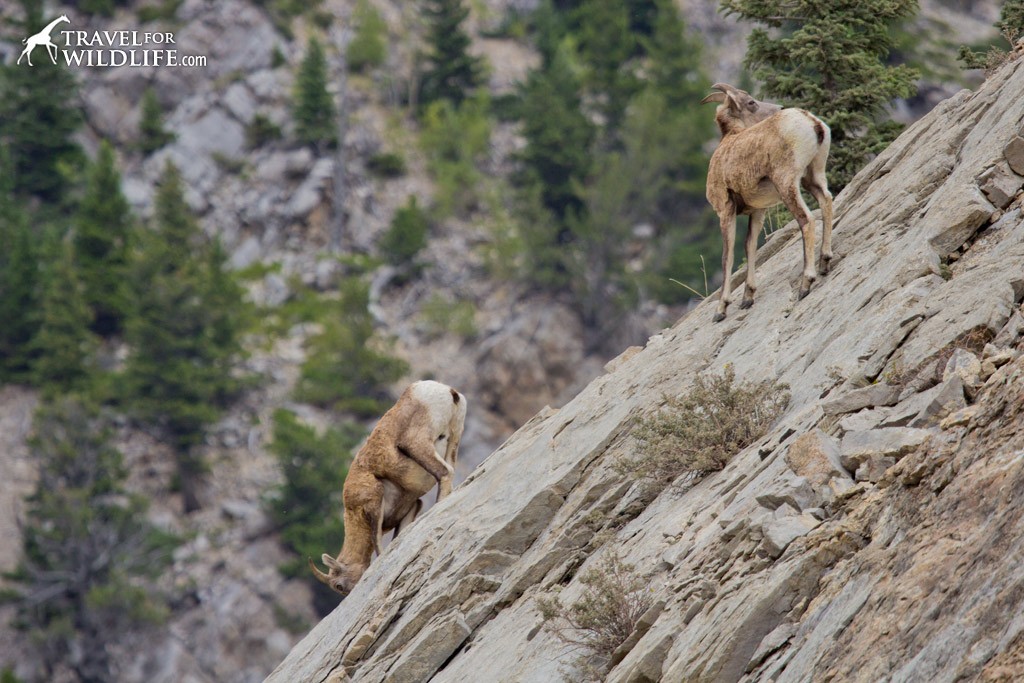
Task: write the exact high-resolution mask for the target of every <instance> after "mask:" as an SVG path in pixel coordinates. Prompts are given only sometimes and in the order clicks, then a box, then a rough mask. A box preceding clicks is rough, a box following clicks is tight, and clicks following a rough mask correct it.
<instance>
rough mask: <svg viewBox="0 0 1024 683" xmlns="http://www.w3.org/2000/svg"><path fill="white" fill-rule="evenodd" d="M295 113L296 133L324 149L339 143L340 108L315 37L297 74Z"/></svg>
mask: <svg viewBox="0 0 1024 683" xmlns="http://www.w3.org/2000/svg"><path fill="white" fill-rule="evenodd" d="M294 99H295V101H294V104H293V108H292V116H293V118H294V119H295V135H296V137H297V138H298V140H299V142H301V143H302V144H304V145H312V146H314V147H316V148H318V149H320V150H322V149H324V148H326V147H333V146H334V145H335V144H337V142H338V130H337V122H336V118H337V110H336V109H335V106H334V100H333V99H332V98H331V94H330V93H329V92H328V91H327V57H326V55H325V54H324V48H323V46H322V45H321V44H320V41H319V40H317V39H316V38H311V39H310V41H309V46H308V47H307V48H306V55H305V56H304V57H303V58H302V63H301V64H300V65H299V73H298V74H297V75H296V77H295V94H294Z"/></svg>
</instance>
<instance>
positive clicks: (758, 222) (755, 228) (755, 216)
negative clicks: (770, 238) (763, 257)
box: [740, 209, 765, 308]
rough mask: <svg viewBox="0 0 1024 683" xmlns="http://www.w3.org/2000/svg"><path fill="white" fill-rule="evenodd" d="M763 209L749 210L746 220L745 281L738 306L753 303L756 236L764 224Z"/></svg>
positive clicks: (755, 287) (755, 282)
mask: <svg viewBox="0 0 1024 683" xmlns="http://www.w3.org/2000/svg"><path fill="white" fill-rule="evenodd" d="M764 214H765V211H764V209H756V210H754V211H752V212H751V214H750V220H749V221H748V222H747V240H746V245H745V246H746V248H747V281H746V282H745V283H744V284H745V285H746V286H745V288H744V291H743V301H741V302H740V308H750V307H751V306H753V305H754V292H756V291H757V281H756V280H755V279H754V264H755V263H756V256H757V236H758V235H760V234H761V226H762V225H763V224H764Z"/></svg>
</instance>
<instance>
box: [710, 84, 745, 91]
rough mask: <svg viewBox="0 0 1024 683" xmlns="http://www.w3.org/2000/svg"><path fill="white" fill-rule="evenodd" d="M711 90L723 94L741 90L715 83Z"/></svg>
mask: <svg viewBox="0 0 1024 683" xmlns="http://www.w3.org/2000/svg"><path fill="white" fill-rule="evenodd" d="M711 89H712V90H721V91H722V92H726V93H727V92H735V91H736V90H739V88H734V87H732V86H731V85H729V84H728V83H715V84H714V85H713V86H711Z"/></svg>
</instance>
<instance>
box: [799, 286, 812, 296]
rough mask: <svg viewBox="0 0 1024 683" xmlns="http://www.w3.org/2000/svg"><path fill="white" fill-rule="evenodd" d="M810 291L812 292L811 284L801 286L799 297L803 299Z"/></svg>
mask: <svg viewBox="0 0 1024 683" xmlns="http://www.w3.org/2000/svg"><path fill="white" fill-rule="evenodd" d="M810 293H811V286H810V285H806V286H804V287H801V288H800V296H799V298H801V299H803V298H804V297H805V296H807V295H808V294H810Z"/></svg>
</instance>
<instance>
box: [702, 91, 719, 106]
mask: <svg viewBox="0 0 1024 683" xmlns="http://www.w3.org/2000/svg"><path fill="white" fill-rule="evenodd" d="M708 102H718V103H722V102H725V93H724V92H713V93H711V94H710V95H708V96H707V97H705V98H704V99H703V100H701V101H700V103H701V104H707V103H708Z"/></svg>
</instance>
